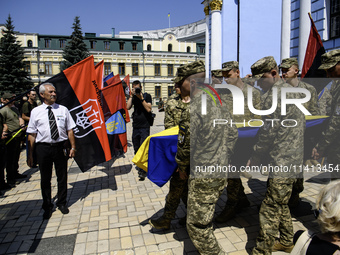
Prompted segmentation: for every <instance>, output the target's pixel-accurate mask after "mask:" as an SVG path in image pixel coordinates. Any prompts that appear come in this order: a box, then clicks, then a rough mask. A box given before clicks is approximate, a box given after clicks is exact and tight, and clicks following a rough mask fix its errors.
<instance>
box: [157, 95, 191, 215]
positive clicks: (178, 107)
mask: <svg viewBox="0 0 340 255" xmlns="http://www.w3.org/2000/svg"><path fill="white" fill-rule="evenodd" d="M188 105H189V104H188V103H183V102H182V100H181V97H180V96H179V95H177V97H175V98H173V99H170V100H168V102H167V106H166V108H165V116H164V126H165V128H166V129H168V128H171V127H175V126H177V125H178V124H179V122H180V119H181V115H182V112H183V111H185V110H186V109H187V108H189V106H188ZM180 199H182V201H183V203H184V204H185V205H186V204H187V199H188V180H182V179H181V178H180V176H179V173H178V172H174V174H173V175H172V177H171V179H170V188H169V193H168V195H167V197H166V201H165V207H164V214H163V217H164V218H165V219H170V220H171V219H173V218H174V217H175V214H176V210H177V207H178V205H179V203H180Z"/></svg>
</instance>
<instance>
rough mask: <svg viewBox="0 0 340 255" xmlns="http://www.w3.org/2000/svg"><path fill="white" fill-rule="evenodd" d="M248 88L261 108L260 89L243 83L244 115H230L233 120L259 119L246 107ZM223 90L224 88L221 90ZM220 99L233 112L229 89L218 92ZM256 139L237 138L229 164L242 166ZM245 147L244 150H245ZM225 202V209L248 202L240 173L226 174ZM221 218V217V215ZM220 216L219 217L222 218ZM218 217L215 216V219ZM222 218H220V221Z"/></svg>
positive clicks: (255, 103) (257, 105)
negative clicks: (226, 198)
mask: <svg viewBox="0 0 340 255" xmlns="http://www.w3.org/2000/svg"><path fill="white" fill-rule="evenodd" d="M248 88H252V95H253V106H254V108H255V109H258V110H260V109H261V95H260V91H259V90H258V89H256V88H253V87H251V86H250V85H247V84H244V86H243V89H242V92H243V95H244V102H245V109H244V115H232V120H233V122H238V123H243V121H244V120H245V121H246V123H247V122H248V121H249V120H251V119H260V116H257V115H254V114H253V113H251V112H250V110H249V108H248V107H246V105H247V104H248V103H247V100H248ZM222 91H224V90H222ZM220 95H221V99H222V102H223V105H226V107H227V109H228V110H229V112H231V113H232V112H233V96H232V94H231V93H230V91H229V90H227V91H225V93H220ZM255 141H256V139H255V138H254V139H251V138H247V139H239V140H238V141H237V143H236V147H235V153H234V154H233V156H232V157H231V164H232V165H234V166H236V167H237V168H239V167H240V166H244V165H246V163H247V160H248V159H249V157H250V154H251V152H252V146H253V145H254V143H255ZM245 149H246V151H245ZM227 197H228V200H227V204H226V207H225V210H227V209H228V207H229V208H230V207H236V206H237V205H238V203H239V202H240V201H245V203H248V204H249V202H248V199H247V197H246V194H245V193H244V187H243V185H242V181H241V179H240V173H239V172H235V173H229V175H228V185H227ZM225 210H224V211H223V212H222V213H221V216H222V214H223V213H225V212H226V211H225ZM222 218H223V217H222ZM222 218H221V219H222ZM218 219H219V217H218V218H217V221H219V220H218ZM222 221H223V220H221V222H222Z"/></svg>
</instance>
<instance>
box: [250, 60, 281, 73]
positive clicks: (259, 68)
mask: <svg viewBox="0 0 340 255" xmlns="http://www.w3.org/2000/svg"><path fill="white" fill-rule="evenodd" d="M276 67H277V64H276V61H275V59H274V57H272V56H268V57H264V58H261V59H259V60H257V61H256V62H255V63H254V64H253V65H252V66H251V67H250V69H251V73H252V78H253V79H254V78H255V79H259V78H261V77H262V76H263V75H264V74H265V73H267V72H270V71H271V70H273V69H274V68H276Z"/></svg>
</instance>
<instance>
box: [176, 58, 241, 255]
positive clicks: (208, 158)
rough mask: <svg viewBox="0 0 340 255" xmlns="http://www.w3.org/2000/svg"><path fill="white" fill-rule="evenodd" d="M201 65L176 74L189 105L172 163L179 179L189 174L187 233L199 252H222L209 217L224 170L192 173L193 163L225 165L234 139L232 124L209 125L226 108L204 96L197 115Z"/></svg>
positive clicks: (210, 216)
mask: <svg viewBox="0 0 340 255" xmlns="http://www.w3.org/2000/svg"><path fill="white" fill-rule="evenodd" d="M204 70H205V67H204V64H203V62H202V61H197V62H193V63H191V64H188V65H186V66H183V67H182V69H181V70H180V69H179V70H178V73H179V74H180V73H182V74H183V77H185V78H184V79H183V80H182V83H181V93H182V95H183V93H184V94H185V95H188V92H189V93H190V92H191V96H190V98H191V101H190V108H187V109H186V110H185V111H183V113H182V117H181V121H180V124H179V135H178V145H177V154H176V162H177V163H178V169H179V172H180V175H181V176H182V178H186V177H187V176H188V171H189V169H190V176H189V194H188V208H187V230H188V234H189V236H190V238H191V240H192V242H193V244H194V245H195V247H196V248H197V250H198V251H199V252H200V253H201V254H225V252H224V251H223V249H222V247H221V246H220V245H219V244H218V242H217V239H216V237H215V235H214V233H213V224H212V219H213V215H214V211H215V204H216V202H217V200H218V198H219V196H220V194H221V192H222V191H223V189H224V187H225V184H226V175H227V173H226V172H222V173H219V174H209V173H207V172H203V171H202V172H200V171H198V172H196V170H197V169H196V167H197V166H210V165H217V164H218V165H225V166H227V165H228V157H229V155H230V154H231V152H232V149H233V146H234V144H235V141H236V139H237V129H236V127H230V126H227V125H217V126H216V127H214V126H213V120H214V119H219V118H221V116H226V117H229V116H230V115H228V111H227V110H225V112H223V109H222V108H221V107H219V106H218V105H217V106H215V105H214V104H213V103H212V100H210V97H208V98H207V99H208V101H207V114H206V115H201V107H202V103H201V102H200V99H201V93H202V91H201V90H199V89H197V88H196V87H197V86H199V85H200V84H201V83H200V82H199V80H204V76H205V73H204Z"/></svg>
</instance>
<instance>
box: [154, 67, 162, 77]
mask: <svg viewBox="0 0 340 255" xmlns="http://www.w3.org/2000/svg"><path fill="white" fill-rule="evenodd" d="M155 76H161V64H155Z"/></svg>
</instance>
